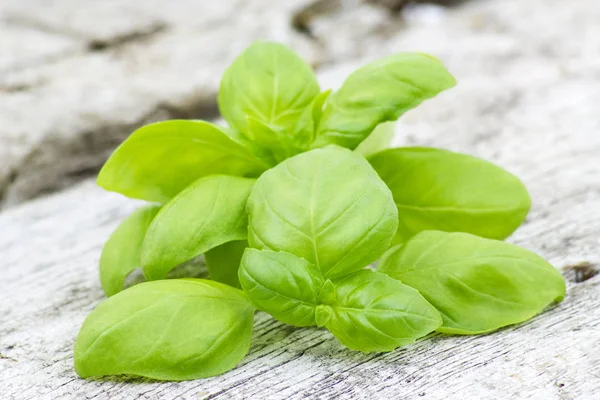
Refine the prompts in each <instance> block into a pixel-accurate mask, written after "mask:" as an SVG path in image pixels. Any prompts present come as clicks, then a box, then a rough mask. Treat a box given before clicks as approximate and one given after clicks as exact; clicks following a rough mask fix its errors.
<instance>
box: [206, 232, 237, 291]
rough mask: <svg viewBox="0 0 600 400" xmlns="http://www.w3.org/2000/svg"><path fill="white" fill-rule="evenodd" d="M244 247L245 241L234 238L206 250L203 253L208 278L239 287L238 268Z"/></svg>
mask: <svg viewBox="0 0 600 400" xmlns="http://www.w3.org/2000/svg"><path fill="white" fill-rule="evenodd" d="M246 247H248V242H247V241H245V240H235V241H233V242H228V243H224V244H222V245H220V246H217V247H214V248H212V249H210V250H209V251H207V252H206V253H205V254H204V260H205V261H206V268H207V269H208V272H209V274H210V278H211V279H213V280H215V281H217V282H223V283H225V284H227V285H229V286H233V287H236V288H241V285H240V280H239V279H238V270H239V268H240V262H241V260H242V255H243V254H244V250H246Z"/></svg>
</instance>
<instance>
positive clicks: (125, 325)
mask: <svg viewBox="0 0 600 400" xmlns="http://www.w3.org/2000/svg"><path fill="white" fill-rule="evenodd" d="M253 314H254V309H253V307H252V306H251V305H250V303H249V302H248V300H247V299H246V297H245V295H244V293H243V292H242V291H240V290H238V289H234V288H232V287H230V286H227V285H224V284H222V283H218V282H212V281H208V280H202V279H177V280H164V281H156V282H145V283H141V284H139V285H136V286H133V287H131V288H129V289H127V290H125V291H123V292H121V293H119V294H117V295H115V296H113V297H111V298H109V299H108V300H106V301H104V302H103V303H101V304H100V305H99V306H98V307H96V309H95V310H94V311H92V312H91V313H90V315H88V317H87V318H86V320H85V322H84V323H83V326H82V327H81V330H80V332H79V335H78V336H77V340H76V341H75V370H76V371H77V374H79V376H81V377H82V378H88V377H91V376H106V375H121V374H126V375H138V376H144V377H148V378H152V379H158V380H173V381H181V380H188V379H198V378H206V377H209V376H214V375H219V374H221V373H223V372H225V371H228V370H230V369H231V368H233V367H235V366H236V365H237V364H238V363H239V362H240V360H241V359H242V358H243V357H244V356H245V355H246V353H247V352H248V348H249V347H250V339H251V336H252V324H253Z"/></svg>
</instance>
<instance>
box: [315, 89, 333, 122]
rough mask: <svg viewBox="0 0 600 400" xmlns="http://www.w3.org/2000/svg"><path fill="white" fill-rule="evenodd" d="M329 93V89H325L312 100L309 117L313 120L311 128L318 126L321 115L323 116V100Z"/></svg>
mask: <svg viewBox="0 0 600 400" xmlns="http://www.w3.org/2000/svg"><path fill="white" fill-rule="evenodd" d="M329 95H331V89H328V90H325V91H323V92H321V93H319V94H318V95H317V97H315V98H314V99H313V101H312V105H311V119H312V122H313V129H314V128H316V127H318V126H319V123H320V122H321V117H322V116H323V107H324V106H325V102H326V101H327V99H328V98H329Z"/></svg>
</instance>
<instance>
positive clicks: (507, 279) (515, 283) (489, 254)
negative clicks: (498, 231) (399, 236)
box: [378, 231, 565, 334]
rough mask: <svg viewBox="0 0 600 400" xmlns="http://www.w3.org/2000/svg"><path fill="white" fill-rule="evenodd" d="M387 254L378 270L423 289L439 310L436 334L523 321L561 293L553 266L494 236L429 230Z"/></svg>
mask: <svg viewBox="0 0 600 400" xmlns="http://www.w3.org/2000/svg"><path fill="white" fill-rule="evenodd" d="M390 252H391V254H389V255H387V256H386V260H385V262H383V263H381V264H380V265H379V269H378V270H379V271H380V272H383V273H385V274H387V275H389V276H391V277H393V278H396V279H399V280H401V281H402V282H403V283H405V284H407V285H409V286H412V287H414V288H415V289H417V290H418V291H419V292H421V294H422V295H423V296H424V297H425V298H426V299H427V300H428V301H429V302H430V303H431V304H433V305H434V306H435V307H436V308H437V309H438V311H439V312H440V313H441V314H442V318H443V320H444V323H443V325H442V327H440V328H439V329H438V331H440V332H445V333H456V334H476V333H485V332H491V331H494V330H496V329H498V328H500V327H503V326H506V325H511V324H515V323H518V322H522V321H525V320H527V319H529V318H531V317H533V316H534V315H536V314H538V313H539V312H540V311H542V310H543V309H544V308H545V307H546V306H548V305H549V304H551V303H552V302H554V301H561V300H562V299H563V297H564V295H565V282H564V280H563V278H562V276H561V275H560V274H559V273H558V271H557V270H556V269H554V268H553V267H552V265H550V264H549V263H548V262H546V261H545V260H544V259H542V258H541V257H539V256H538V255H536V254H534V253H532V252H530V251H528V250H525V249H523V248H520V247H518V246H515V245H512V244H508V243H504V242H501V241H497V240H490V239H484V238H480V237H477V236H474V235H470V234H466V233H446V232H439V231H427V232H422V233H419V234H418V235H417V236H415V237H414V238H412V239H411V240H410V241H409V242H408V243H406V244H405V245H404V246H402V247H399V248H395V249H392V250H390Z"/></svg>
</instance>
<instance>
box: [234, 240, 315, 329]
mask: <svg viewBox="0 0 600 400" xmlns="http://www.w3.org/2000/svg"><path fill="white" fill-rule="evenodd" d="M239 278H240V282H241V284H242V288H243V289H244V292H245V293H246V295H247V296H248V298H249V299H250V301H251V302H252V303H253V304H254V306H256V308H258V309H260V310H263V311H266V312H268V313H269V314H271V315H272V316H273V317H274V318H275V319H277V320H279V321H281V322H284V323H286V324H290V325H294V326H311V325H315V324H316V322H315V309H316V307H317V306H318V305H319V300H318V297H319V292H320V290H321V287H322V286H323V283H324V279H323V276H322V275H321V272H320V271H319V270H318V268H317V267H315V266H314V265H313V264H311V263H309V262H308V261H306V260H304V259H302V258H298V257H296V256H294V255H293V254H289V253H284V252H274V251H268V250H256V249H250V248H249V249H246V251H245V253H244V256H243V258H242V264H241V266H240V272H239Z"/></svg>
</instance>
